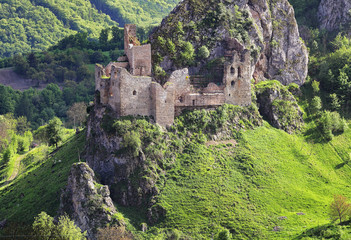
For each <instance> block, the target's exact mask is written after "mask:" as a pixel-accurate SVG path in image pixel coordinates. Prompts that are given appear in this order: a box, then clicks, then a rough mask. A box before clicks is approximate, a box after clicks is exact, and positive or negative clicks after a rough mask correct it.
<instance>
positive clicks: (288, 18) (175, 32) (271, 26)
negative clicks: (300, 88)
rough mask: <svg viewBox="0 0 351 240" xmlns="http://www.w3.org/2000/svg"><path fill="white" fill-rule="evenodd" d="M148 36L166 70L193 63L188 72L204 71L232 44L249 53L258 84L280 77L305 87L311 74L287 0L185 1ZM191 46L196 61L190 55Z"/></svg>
mask: <svg viewBox="0 0 351 240" xmlns="http://www.w3.org/2000/svg"><path fill="white" fill-rule="evenodd" d="M150 40H151V43H152V48H153V53H154V58H153V60H154V64H156V65H157V64H159V65H160V66H161V67H162V68H163V69H164V70H165V71H166V72H171V71H173V70H175V69H179V68H181V67H184V66H186V65H189V64H190V65H191V66H192V67H190V69H189V71H190V74H204V73H205V74H206V70H208V69H209V67H213V65H216V64H218V62H219V63H220V59H221V58H223V57H225V56H226V54H227V51H228V42H229V44H231V45H234V48H235V49H236V50H248V51H250V53H251V70H250V71H251V75H252V76H253V78H254V79H255V80H256V81H257V82H258V81H262V80H265V79H276V80H279V81H280V82H281V83H283V84H284V85H287V84H289V83H297V84H298V85H302V84H303V83H304V81H305V78H306V76H307V64H308V53H307V49H306V47H305V45H304V43H303V42H302V40H301V39H300V37H299V32H298V26H297V23H296V20H295V17H294V10H293V8H292V6H291V5H290V4H289V2H288V1H287V0H279V1H268V0H227V1H213V0H205V1H196V0H185V1H182V2H181V3H180V4H179V5H178V6H177V7H176V8H175V9H174V10H173V11H172V12H171V13H170V15H169V16H168V17H166V18H165V19H164V20H163V21H162V23H161V25H160V26H159V27H158V28H157V29H155V30H154V32H153V34H152V35H151V37H150ZM189 43H191V45H192V46H190V44H189ZM189 48H190V51H189ZM191 48H193V49H195V50H194V52H195V55H196V57H195V59H194V62H191V61H188V60H189V58H187V54H188V53H189V52H191ZM204 48H207V49H208V51H209V54H204V53H203V52H206V51H204ZM229 48H230V47H229ZM178 52H179V53H178ZM216 67H217V68H220V66H215V68H216ZM207 74H211V72H207Z"/></svg>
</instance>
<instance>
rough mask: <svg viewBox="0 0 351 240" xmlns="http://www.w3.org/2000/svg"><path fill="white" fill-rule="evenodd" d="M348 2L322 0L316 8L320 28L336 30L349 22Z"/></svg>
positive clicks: (346, 0) (350, 2) (349, 5)
mask: <svg viewBox="0 0 351 240" xmlns="http://www.w3.org/2000/svg"><path fill="white" fill-rule="evenodd" d="M350 9H351V1H350V0H322V1H321V3H320V5H319V7H318V19H319V21H320V28H322V29H326V30H328V31H333V30H337V29H339V28H340V26H342V25H344V24H347V23H348V22H349V21H350V13H349V11H350Z"/></svg>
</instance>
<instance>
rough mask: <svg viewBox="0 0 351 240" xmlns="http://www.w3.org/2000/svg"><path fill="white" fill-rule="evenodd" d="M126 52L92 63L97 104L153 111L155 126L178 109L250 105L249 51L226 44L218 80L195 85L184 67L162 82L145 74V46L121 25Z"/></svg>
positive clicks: (123, 112) (124, 111) (127, 111)
mask: <svg viewBox="0 0 351 240" xmlns="http://www.w3.org/2000/svg"><path fill="white" fill-rule="evenodd" d="M124 34H125V36H124V44H125V45H124V51H125V55H126V56H122V57H120V58H119V59H118V62H111V63H109V64H108V65H107V66H106V67H103V66H101V65H99V64H97V65H96V67H95V84H96V86H95V90H96V91H99V92H100V99H99V101H100V103H101V104H103V105H109V106H110V107H111V108H112V109H113V110H114V111H116V113H117V115H118V116H127V115H142V116H153V118H154V120H155V122H156V123H158V124H160V125H161V126H167V125H171V124H173V122H174V117H175V116H177V115H179V114H180V113H181V112H182V111H183V110H184V109H201V108H215V107H217V106H220V105H223V104H224V103H229V104H234V105H241V106H247V105H250V104H251V81H250V80H251V75H250V73H251V71H250V68H251V67H250V66H251V65H250V52H249V51H247V50H245V49H239V50H238V48H237V47H236V46H235V43H236V42H235V41H232V42H234V44H231V45H230V44H229V46H232V47H229V50H228V51H227V53H226V54H228V56H227V58H228V61H226V63H225V65H224V69H223V73H224V74H223V79H222V82H221V83H218V82H217V83H213V82H210V83H208V84H207V86H205V87H202V88H198V87H195V86H194V85H193V84H191V77H190V76H189V72H188V69H187V68H185V69H181V70H177V71H174V72H173V73H172V74H171V75H170V77H169V79H168V81H167V82H166V84H165V85H163V86H161V84H159V83H157V82H154V81H153V79H152V77H151V67H152V66H151V45H150V44H147V45H140V43H139V41H138V40H137V38H136V26H135V25H132V24H127V25H126V26H125V28H124Z"/></svg>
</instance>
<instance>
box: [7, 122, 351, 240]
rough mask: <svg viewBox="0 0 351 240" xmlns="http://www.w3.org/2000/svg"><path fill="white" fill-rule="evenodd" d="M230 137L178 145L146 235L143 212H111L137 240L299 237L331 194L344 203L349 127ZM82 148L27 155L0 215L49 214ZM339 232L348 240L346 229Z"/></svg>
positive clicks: (324, 219)
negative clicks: (158, 212) (328, 135)
mask: <svg viewBox="0 0 351 240" xmlns="http://www.w3.org/2000/svg"><path fill="white" fill-rule="evenodd" d="M178 124H180V123H179V122H178ZM184 126H185V125H184ZM186 126H187V127H189V129H193V130H194V131H196V128H190V127H191V125H189V124H188V125H186ZM237 136H238V137H237V139H236V140H225V141H217V142H215V141H210V142H206V143H204V142H203V141H198V140H196V138H194V139H193V140H191V141H189V142H188V143H187V144H186V146H184V147H185V148H184V150H183V151H182V153H179V154H177V155H176V157H175V159H174V162H173V163H172V168H170V169H168V170H167V172H166V174H165V177H164V179H163V180H164V181H163V182H164V183H165V184H164V186H163V187H161V188H160V194H159V196H158V199H157V201H156V204H155V206H154V207H159V208H161V209H164V212H165V215H164V217H163V218H161V219H159V221H158V222H157V223H156V224H155V225H154V226H150V227H149V230H148V231H147V232H146V233H142V232H140V231H138V229H140V224H141V223H142V222H145V221H146V217H145V218H144V217H142V216H141V214H140V213H143V214H142V215H144V214H145V215H146V212H144V211H142V210H140V209H136V208H133V207H120V206H117V208H118V210H119V211H120V212H121V213H122V214H123V215H124V217H125V218H126V221H127V222H128V223H130V224H128V229H130V230H133V232H134V233H135V235H136V238H137V239H171V238H169V236H170V235H169V232H172V231H173V233H174V229H177V230H178V231H179V232H180V233H179V232H178V233H179V234H180V235H182V236H184V237H185V236H187V237H193V238H194V239H209V238H211V237H212V236H215V235H216V234H217V233H218V232H219V231H221V229H224V228H226V229H229V230H230V232H231V233H232V234H233V239H303V235H302V234H303V233H305V232H311V231H314V230H311V229H313V228H316V227H318V226H324V225H327V224H329V223H330V219H329V216H328V207H329V205H330V202H331V201H332V198H333V195H334V194H343V195H345V196H347V197H351V194H350V191H349V189H350V187H351V184H350V179H351V168H350V166H349V165H348V164H347V162H348V161H349V154H350V152H351V130H350V129H347V130H346V131H345V132H344V133H343V134H342V135H338V136H335V137H334V138H333V140H332V141H330V142H328V143H325V142H322V143H319V142H313V141H312V140H311V139H310V138H309V136H305V135H303V134H294V135H289V134H287V133H285V132H284V131H282V130H278V129H275V128H272V127H271V126H270V125H269V124H268V123H264V125H263V126H261V127H258V128H256V129H253V130H246V131H244V132H242V134H238V135H237ZM307 139H308V140H307ZM84 144H85V134H84V133H80V134H79V135H76V136H73V137H72V138H71V139H70V140H69V141H68V142H67V143H66V144H64V145H63V146H62V148H61V149H59V150H58V151H57V152H56V153H55V154H53V155H51V156H49V157H48V158H47V157H46V154H45V151H46V149H45V148H43V147H41V148H38V149H36V150H35V151H34V152H30V153H28V154H27V156H26V157H25V158H24V159H23V160H22V162H21V167H20V170H19V175H18V177H17V178H15V180H14V181H12V182H11V183H10V184H9V185H7V186H6V187H0V216H6V218H8V220H9V221H10V222H15V223H16V224H17V225H18V223H19V222H23V223H24V225H30V224H31V222H32V221H33V218H34V216H36V215H37V214H38V213H39V212H41V211H46V212H48V213H49V214H50V215H55V213H56V211H57V209H58V205H59V195H60V191H61V188H63V187H64V186H65V184H66V181H67V176H68V172H69V169H70V166H71V164H72V163H74V162H76V161H78V154H77V151H78V149H80V150H82V149H83V147H84ZM132 225H134V226H132ZM316 229H317V230H318V228H316ZM343 231H344V233H343V234H344V235H343V236H344V238H343V239H348V237H350V235H349V233H350V232H351V231H350V229H349V228H346V229H344V230H343ZM167 235H168V237H167ZM0 236H1V235H0ZM315 239H319V238H315ZM335 239H341V238H335Z"/></svg>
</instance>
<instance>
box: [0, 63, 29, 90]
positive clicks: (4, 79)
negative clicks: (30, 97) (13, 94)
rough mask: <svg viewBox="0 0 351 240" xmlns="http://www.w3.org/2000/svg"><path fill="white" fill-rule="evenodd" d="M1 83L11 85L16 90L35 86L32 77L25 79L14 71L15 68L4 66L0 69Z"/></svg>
mask: <svg viewBox="0 0 351 240" xmlns="http://www.w3.org/2000/svg"><path fill="white" fill-rule="evenodd" d="M0 84H3V85H5V86H10V87H12V88H13V89H16V90H20V91H23V90H26V89H29V88H31V87H34V86H35V85H34V83H33V81H32V80H31V79H25V78H23V77H22V76H20V75H18V74H17V73H15V72H14V71H13V68H2V69H0Z"/></svg>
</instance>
